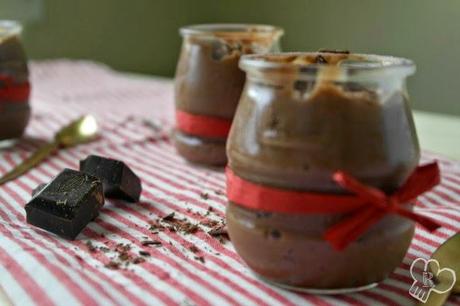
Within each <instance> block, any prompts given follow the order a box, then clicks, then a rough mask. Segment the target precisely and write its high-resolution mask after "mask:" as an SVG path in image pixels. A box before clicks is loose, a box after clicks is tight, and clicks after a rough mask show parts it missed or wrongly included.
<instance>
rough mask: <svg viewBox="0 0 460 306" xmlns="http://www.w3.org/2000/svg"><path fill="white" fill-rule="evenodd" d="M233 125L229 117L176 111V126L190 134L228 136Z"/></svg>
mask: <svg viewBox="0 0 460 306" xmlns="http://www.w3.org/2000/svg"><path fill="white" fill-rule="evenodd" d="M231 125H232V121H231V120H228V119H224V118H219V117H211V116H204V115H194V114H191V113H187V112H183V111H179V110H177V111H176V128H177V129H178V130H180V131H182V132H184V133H187V134H190V135H194V136H200V137H210V138H227V136H228V133H229V132H230V127H231Z"/></svg>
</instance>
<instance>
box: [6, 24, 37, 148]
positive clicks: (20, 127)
mask: <svg viewBox="0 0 460 306" xmlns="http://www.w3.org/2000/svg"><path fill="white" fill-rule="evenodd" d="M21 30H22V27H21V25H20V24H19V23H18V22H15V21H9V20H0V141H5V140H12V139H15V138H19V137H21V136H22V134H23V133H24V130H25V128H26V126H27V123H28V122H29V117H30V107H29V96H30V83H29V71H28V68H27V56H26V53H25V51H24V48H23V46H22V43H21V39H20V34H21Z"/></svg>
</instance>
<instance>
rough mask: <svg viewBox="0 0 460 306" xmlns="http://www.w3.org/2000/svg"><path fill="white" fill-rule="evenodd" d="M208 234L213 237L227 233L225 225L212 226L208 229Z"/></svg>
mask: <svg viewBox="0 0 460 306" xmlns="http://www.w3.org/2000/svg"><path fill="white" fill-rule="evenodd" d="M208 234H209V235H211V236H213V237H216V236H221V235H228V232H227V227H226V226H225V225H220V226H216V227H214V228H212V229H211V230H209V231H208Z"/></svg>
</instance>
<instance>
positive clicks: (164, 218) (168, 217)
mask: <svg viewBox="0 0 460 306" xmlns="http://www.w3.org/2000/svg"><path fill="white" fill-rule="evenodd" d="M175 216H176V213H175V212H172V213H170V214H169V215H166V216H164V217H163V218H162V219H161V220H163V221H173V220H174V218H175Z"/></svg>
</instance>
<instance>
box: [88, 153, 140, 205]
mask: <svg viewBox="0 0 460 306" xmlns="http://www.w3.org/2000/svg"><path fill="white" fill-rule="evenodd" d="M80 171H82V172H85V173H88V174H90V175H93V176H95V177H98V178H99V179H100V180H101V181H102V184H103V185H104V194H105V196H106V197H107V198H117V199H123V200H126V201H130V202H138V201H139V197H140V195H141V191H142V186H141V180H140V179H139V177H138V176H137V175H136V174H134V172H133V171H132V170H131V169H130V168H129V167H128V166H126V165H125V163H123V162H122V161H119V160H114V159H110V158H105V157H101V156H96V155H90V156H88V157H87V158H86V159H85V160H81V161H80Z"/></svg>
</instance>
